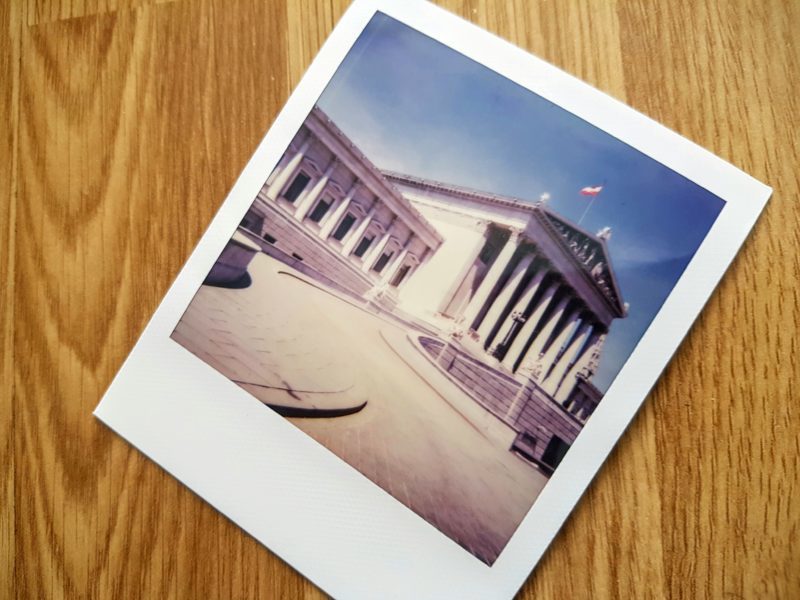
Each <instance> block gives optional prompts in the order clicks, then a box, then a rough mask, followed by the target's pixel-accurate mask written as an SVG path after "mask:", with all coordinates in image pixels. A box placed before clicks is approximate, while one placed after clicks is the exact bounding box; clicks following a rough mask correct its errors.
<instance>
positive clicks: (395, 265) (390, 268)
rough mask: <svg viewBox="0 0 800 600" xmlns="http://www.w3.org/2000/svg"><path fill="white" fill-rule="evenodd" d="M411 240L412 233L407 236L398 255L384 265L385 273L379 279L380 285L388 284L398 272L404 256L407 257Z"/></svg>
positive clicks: (412, 237)
mask: <svg viewBox="0 0 800 600" xmlns="http://www.w3.org/2000/svg"><path fill="white" fill-rule="evenodd" d="M413 239H414V233H413V232H412V233H410V234H409V236H408V239H407V240H406V243H405V244H403V249H402V250H401V251H400V253H398V255H397V256H396V257H395V259H394V260H393V261H392V262H390V263H389V264H388V265H386V272H385V273H384V274H383V277H382V278H381V283H389V282H390V281H391V280H392V278H393V277H394V276H395V274H396V273H397V271H399V270H400V267H402V266H403V261H404V260H405V259H406V256H408V248H409V246H411V242H412V240H413Z"/></svg>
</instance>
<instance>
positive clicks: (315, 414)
mask: <svg viewBox="0 0 800 600" xmlns="http://www.w3.org/2000/svg"><path fill="white" fill-rule="evenodd" d="M264 404H266V406H268V407H269V408H271V409H272V410H274V411H275V412H276V413H278V414H279V415H281V416H282V417H301V418H307V419H329V418H334V417H346V416H347V415H352V414H355V413H357V412H359V411H361V410H362V409H363V408H364V407H365V406H366V405H367V400H365V401H364V402H363V403H362V404H359V405H357V406H348V407H347V408H297V407H294V406H284V405H281V404H267V403H266V402H265V403H264Z"/></svg>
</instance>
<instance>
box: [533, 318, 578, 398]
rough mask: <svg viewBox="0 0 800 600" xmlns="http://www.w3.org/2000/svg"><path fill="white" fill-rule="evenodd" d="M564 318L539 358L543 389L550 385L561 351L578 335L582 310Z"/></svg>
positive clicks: (553, 386)
mask: <svg viewBox="0 0 800 600" xmlns="http://www.w3.org/2000/svg"><path fill="white" fill-rule="evenodd" d="M564 316H565V318H563V319H562V321H561V322H560V323H559V324H558V325H556V329H554V330H553V332H552V334H551V337H552V338H553V339H552V341H551V342H550V346H549V347H546V348H543V349H542V355H541V356H540V358H539V363H540V364H541V367H542V372H541V378H540V381H542V382H544V383H543V384H542V387H545V383H549V377H551V376H552V372H553V370H554V369H555V367H556V363H557V362H558V359H559V358H561V355H562V352H561V349H562V348H563V347H564V345H565V344H566V343H567V342H568V341H569V339H570V336H572V335H574V334H575V333H577V331H576V328H577V327H579V324H578V322H579V321H580V317H581V310H580V308H576V309H574V310H572V311H570V312H569V314H567V313H566V312H565V313H564ZM558 327H560V328H561V329H560V330H559V329H558ZM552 388H553V390H554V389H555V384H553V385H552Z"/></svg>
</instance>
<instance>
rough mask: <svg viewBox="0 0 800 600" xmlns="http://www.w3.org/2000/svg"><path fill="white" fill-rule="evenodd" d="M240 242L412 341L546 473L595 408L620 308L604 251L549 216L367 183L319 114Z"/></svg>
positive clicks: (535, 209)
mask: <svg viewBox="0 0 800 600" xmlns="http://www.w3.org/2000/svg"><path fill="white" fill-rule="evenodd" d="M241 231H242V232H243V233H245V234H246V235H247V236H248V237H249V238H250V239H251V240H252V241H254V242H256V243H257V244H259V246H260V247H261V248H262V249H263V250H264V252H266V253H268V254H270V255H272V256H274V257H276V258H278V259H279V260H283V261H284V262H287V263H289V264H291V265H292V266H294V267H296V268H299V269H301V270H303V271H305V272H306V273H309V274H311V275H313V276H314V277H316V278H317V279H318V280H320V281H322V282H323V283H325V284H327V285H329V286H331V287H333V288H336V289H338V290H339V291H341V292H345V293H348V294H350V295H353V296H356V297H358V298H361V299H362V300H363V301H365V302H371V303H373V305H375V306H380V307H381V308H382V309H383V310H385V311H387V312H388V313H390V314H392V315H393V316H394V317H396V318H400V319H403V320H405V321H406V322H408V323H409V324H410V325H411V326H412V329H413V328H414V327H416V328H417V329H418V330H419V332H420V335H419V338H418V342H419V348H420V349H421V350H422V351H424V352H427V353H429V355H430V356H431V357H435V362H436V364H438V365H439V366H440V367H441V368H442V369H443V370H444V371H445V372H446V374H447V375H448V376H449V377H451V379H452V380H453V381H455V382H456V383H457V384H459V385H460V386H461V387H462V389H463V390H464V391H465V392H466V393H467V394H468V395H469V396H470V397H472V398H473V399H474V400H476V401H477V402H479V403H480V404H481V405H482V406H483V407H484V408H486V409H487V410H488V411H489V412H490V413H491V414H493V415H494V416H495V417H497V419H498V421H499V422H500V423H502V424H503V426H504V427H506V428H507V430H508V434H509V439H510V440H511V447H512V448H513V449H515V450H517V451H519V452H520V453H522V454H523V455H525V456H527V457H528V458H530V459H531V460H534V461H535V462H537V463H539V464H540V465H542V466H544V467H545V468H554V467H555V466H556V465H557V464H558V462H559V461H560V459H561V457H563V454H564V453H565V452H566V449H567V448H569V445H570V444H571V443H572V441H573V440H574V438H575V436H576V435H577V433H578V432H579V431H580V429H581V427H582V425H583V423H584V422H585V420H586V418H587V417H588V416H589V415H590V414H591V413H592V411H593V410H594V408H595V407H596V406H597V404H598V403H599V402H600V400H601V398H602V393H601V392H600V391H599V390H598V389H597V388H596V387H595V386H594V385H593V384H592V383H591V379H592V376H593V375H594V373H595V372H596V371H597V368H598V364H599V361H600V357H601V352H602V348H603V343H604V341H605V339H606V335H607V334H608V332H609V329H610V327H611V326H612V323H613V321H614V320H615V319H618V318H623V317H625V316H626V313H627V305H626V304H625V303H624V302H623V299H622V295H621V292H620V290H619V286H618V284H617V281H616V277H615V275H614V271H613V268H612V264H611V259H610V255H609V252H608V247H607V243H606V242H607V240H608V238H609V236H610V230H608V229H605V230H603V231H600V232H599V233H598V234H592V233H590V232H588V231H585V230H583V229H581V228H580V227H578V226H577V225H575V224H574V223H571V222H569V221H567V220H566V219H564V218H562V217H560V216H559V215H557V214H556V213H554V212H553V211H552V210H550V209H549V208H548V207H547V205H546V203H545V202H542V201H540V202H538V203H535V204H533V203H530V202H526V201H522V200H518V199H514V198H508V197H502V196H498V195H494V194H490V193H486V192H480V191H476V190H471V189H466V188H462V187H458V186H455V185H449V184H444V183H439V182H433V181H428V180H424V179H419V178H416V177H412V176H409V175H405V174H399V173H390V172H382V171H380V170H378V169H377V168H376V167H375V166H374V165H373V164H372V163H371V162H370V161H369V160H368V159H367V158H366V157H365V156H364V155H363V154H362V153H361V152H360V151H359V149H358V148H357V147H356V146H355V145H354V144H353V143H352V142H351V141H350V140H349V139H348V138H347V137H346V136H345V135H344V134H343V133H342V132H341V131H340V130H339V129H338V127H337V126H336V125H335V124H334V123H333V122H332V121H331V120H330V119H329V118H328V117H327V116H326V115H325V114H324V113H323V112H322V111H321V110H320V109H319V108H314V109H313V110H312V111H311V113H310V114H309V116H308V118H307V119H306V121H305V122H304V124H303V126H302V127H301V128H300V130H299V131H298V133H297V134H296V136H295V138H294V140H293V141H292V143H291V144H290V146H289V148H288V149H287V151H286V153H285V154H284V156H283V157H282V158H281V160H280V162H279V163H278V165H277V166H276V167H275V169H274V170H273V172H272V173H271V174H270V175H269V177H268V179H267V181H266V183H265V184H264V186H263V187H262V189H261V192H260V193H259V195H258V198H257V199H256V200H255V202H254V203H253V205H252V206H251V208H250V210H249V211H248V213H247V215H246V217H245V219H244V220H243V221H242V224H241Z"/></svg>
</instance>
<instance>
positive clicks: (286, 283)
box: [173, 254, 547, 564]
mask: <svg viewBox="0 0 800 600" xmlns="http://www.w3.org/2000/svg"><path fill="white" fill-rule="evenodd" d="M249 271H250V273H251V276H252V279H253V283H252V285H251V286H250V287H247V288H245V289H223V288H216V287H209V286H202V287H201V289H200V290H199V291H198V293H197V295H196V296H195V298H194V300H193V301H192V303H191V305H190V306H189V308H188V310H187V311H186V314H185V315H184V317H183V318H182V319H181V322H180V323H179V325H178V326H177V327H176V329H175V332H174V334H173V338H174V339H175V340H176V341H177V342H178V343H180V344H181V345H183V346H184V347H186V348H187V349H188V350H190V351H191V352H193V353H194V354H196V355H197V356H199V357H200V358H201V359H203V360H204V361H205V362H207V363H208V364H209V365H211V366H212V367H214V368H215V369H217V370H218V371H220V372H221V373H222V374H224V375H225V376H227V377H229V378H230V379H232V380H233V381H235V382H237V383H238V384H239V385H240V386H241V387H243V388H244V389H246V390H247V391H248V392H250V393H251V394H253V396H255V397H256V398H258V399H259V400H261V401H262V402H264V403H266V404H270V405H275V406H285V407H291V408H296V409H298V410H308V411H309V414H313V411H315V410H317V411H325V410H342V411H348V410H357V409H358V408H360V407H361V406H362V405H364V403H365V402H366V405H364V406H363V408H362V409H361V410H358V412H354V413H353V414H347V415H346V416H338V417H334V418H291V421H292V422H293V423H294V424H295V425H296V426H297V427H298V428H300V429H301V430H303V431H304V432H306V433H307V434H308V435H310V436H311V437H313V438H314V439H316V440H317V441H319V442H320V443H321V444H323V445H324V446H325V447H327V448H328V449H330V450H331V451H332V452H333V453H335V454H336V455H337V456H339V457H340V458H342V459H343V460H344V461H346V462H347V463H349V464H350V465H352V466H353V467H354V468H356V469H357V470H358V471H360V472H361V473H363V474H364V475H365V476H366V477H368V478H369V479H370V480H372V481H373V482H374V483H376V484H377V485H379V486H380V487H381V488H383V489H384V490H385V491H386V492H388V493H390V494H391V495H392V496H394V497H395V498H396V499H397V500H399V501H400V502H402V503H403V504H405V505H406V506H408V507H409V508H411V509H412V510H414V511H415V512H416V513H417V514H419V515H420V516H422V517H423V518H424V519H426V520H427V521H428V522H429V523H431V524H432V525H434V526H435V527H437V528H438V529H439V530H440V531H442V532H443V533H444V534H446V535H447V536H449V537H450V538H452V539H453V540H454V541H456V542H457V543H459V544H461V545H462V546H464V547H465V548H466V549H468V550H469V551H470V552H472V553H473V554H474V555H475V556H477V557H478V558H479V559H480V560H483V561H484V562H486V563H489V564H491V563H492V562H494V560H495V559H496V558H497V556H498V555H499V553H500V552H501V550H502V549H503V547H504V546H505V544H506V542H507V541H508V539H509V538H510V537H511V535H512V534H513V532H514V531H515V529H516V528H517V526H518V525H519V523H520V521H521V520H522V518H523V517H524V515H525V514H526V513H527V511H528V509H529V508H530V506H531V505H532V503H533V501H534V500H535V499H536V497H537V496H538V494H539V492H540V491H541V489H542V487H543V486H544V484H545V483H546V481H547V479H546V477H545V476H544V475H543V474H542V473H540V472H539V471H538V470H536V468H534V467H533V466H532V465H530V464H529V463H526V462H524V461H523V460H522V459H520V458H518V457H517V456H515V455H514V454H512V453H511V452H509V451H508V449H507V445H503V444H502V443H501V442H500V441H499V440H498V439H496V438H495V437H493V436H492V435H491V434H490V433H488V432H485V431H482V430H481V428H480V427H479V426H476V425H475V424H474V422H473V421H470V420H467V419H466V418H465V417H464V416H463V414H462V412H463V411H462V412H459V411H458V410H456V408H455V407H457V406H459V404H461V405H463V403H465V402H468V403H472V402H473V401H472V400H471V399H469V398H468V397H467V396H466V395H465V394H464V393H463V392H462V391H461V390H460V389H459V388H458V387H456V386H455V385H454V384H452V383H451V382H450V381H448V380H447V379H446V378H445V377H444V376H443V375H441V373H439V372H438V371H437V370H436V369H435V368H434V367H432V365H431V364H430V363H429V362H427V361H426V360H424V359H423V358H422V357H421V356H420V355H419V353H418V352H417V350H416V349H415V348H414V347H413V346H412V344H411V343H410V341H409V339H408V338H409V335H411V334H413V332H412V331H411V330H410V329H408V328H405V327H404V326H402V325H401V324H400V323H397V322H395V321H392V320H391V319H389V318H386V317H382V316H378V315H375V314H372V313H371V312H369V311H367V310H365V309H364V308H363V307H361V306H359V305H358V303H357V301H355V300H352V301H350V300H347V299H344V298H342V297H340V296H337V295H335V294H334V293H332V292H330V291H328V290H326V289H324V288H323V287H322V286H320V285H317V284H315V283H314V282H313V281H310V280H308V279H307V278H306V277H305V276H303V275H301V274H300V273H298V272H296V271H293V270H292V269H291V268H289V267H287V266H286V265H284V264H283V263H280V262H278V261H275V260H274V259H272V258H270V257H268V256H266V255H265V254H258V255H257V256H256V257H255V259H254V260H253V262H252V263H251V265H250V268H249Z"/></svg>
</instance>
